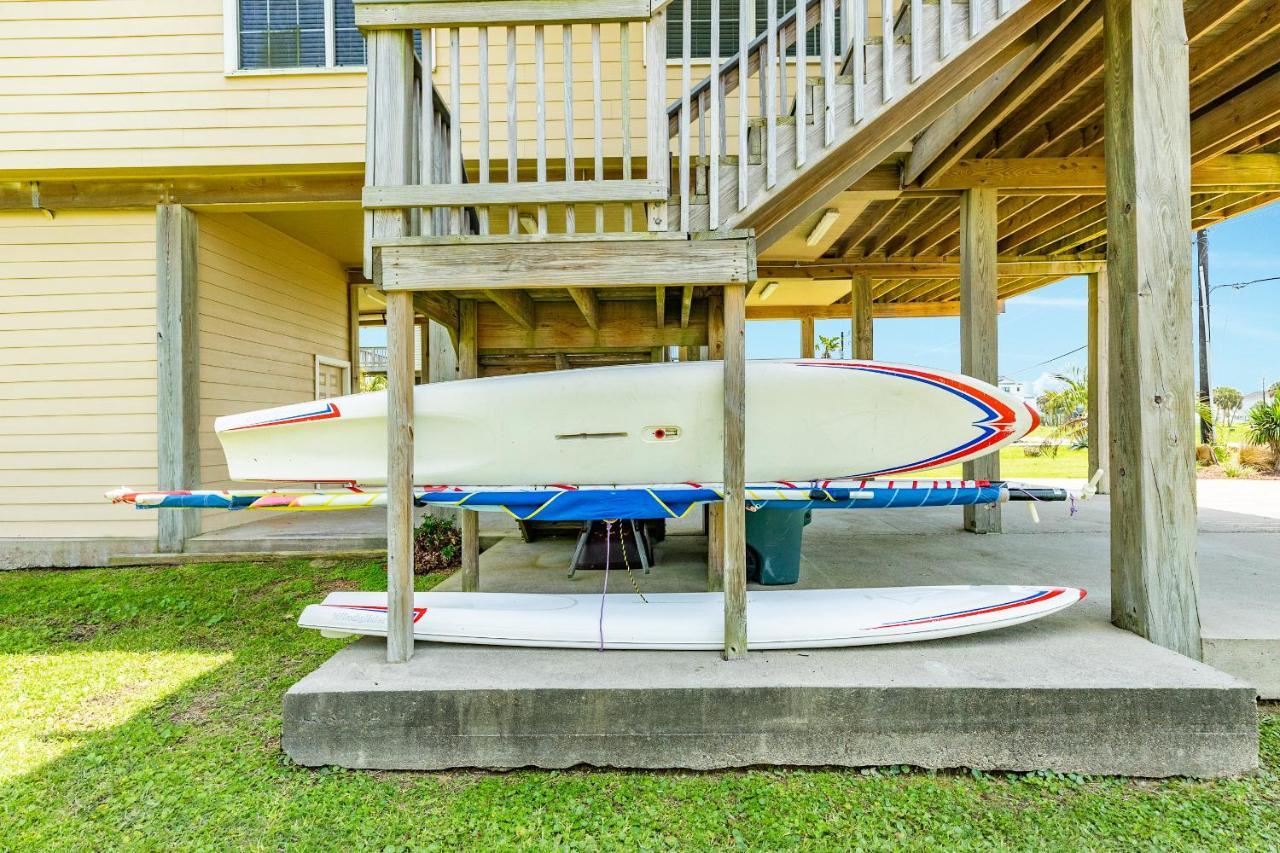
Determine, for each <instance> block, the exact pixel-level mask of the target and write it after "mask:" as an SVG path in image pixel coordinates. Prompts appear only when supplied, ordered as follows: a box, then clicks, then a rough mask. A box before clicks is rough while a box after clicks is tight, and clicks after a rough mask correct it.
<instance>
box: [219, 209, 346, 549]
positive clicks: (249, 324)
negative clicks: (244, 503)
mask: <svg viewBox="0 0 1280 853" xmlns="http://www.w3.org/2000/svg"><path fill="white" fill-rule="evenodd" d="M197 222H198V229H199V232H200V247H199V251H198V260H197V264H198V270H199V271H198V282H197V293H198V297H197V298H198V313H199V341H200V472H201V480H202V487H203V488H210V489H217V488H224V487H228V486H231V485H233V484H232V483H231V482H230V481H229V480H228V479H227V468H226V460H225V458H224V457H223V455H222V448H221V446H220V445H219V444H218V439H217V436H216V435H215V434H214V432H213V421H214V419H215V418H217V417H220V416H222V415H230V414H237V413H240V412H245V411H252V410H253V409H262V408H267V407H270V406H279V405H284V404H286V403H298V402H302V401H306V400H313V399H315V358H316V356H317V355H321V356H326V357H329V358H335V359H340V360H343V361H346V360H348V352H347V347H348V337H347V318H348V314H347V286H348V285H347V275H346V270H345V269H344V268H343V266H342V265H341V264H340V263H339V262H338V261H336V260H334V259H333V258H331V257H329V256H328V255H325V254H322V253H320V252H318V251H316V250H315V249H312V248H310V247H308V246H305V245H303V244H302V243H300V242H298V241H297V240H295V239H293V238H292V237H289V236H287V235H285V234H283V233H281V232H280V231H277V230H275V229H274V228H271V227H270V226H268V225H266V224H264V223H262V222H260V221H258V220H257V219H254V218H253V217H252V216H249V215H247V214H212V213H201V214H199V215H198V218H197ZM238 485H240V486H241V487H243V486H244V484H243V483H241V484H238ZM251 520H253V518H252V515H249V514H245V513H227V512H219V511H212V510H211V511H209V512H207V513H205V514H204V517H203V519H202V527H203V529H204V530H206V531H207V530H213V529H216V528H219V527H227V526H230V525H233V524H240V523H244V522H246V521H251Z"/></svg>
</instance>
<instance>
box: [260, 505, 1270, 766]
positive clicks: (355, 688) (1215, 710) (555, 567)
mask: <svg viewBox="0 0 1280 853" xmlns="http://www.w3.org/2000/svg"><path fill="white" fill-rule="evenodd" d="M1219 482H1220V481H1219ZM1267 485H1269V486H1270V485H1271V484H1267ZM1271 488H1273V489H1274V488H1276V487H1275V486H1271ZM1201 495H1202V500H1201V510H1200V531H1201V533H1200V537H1199V552H1198V553H1199V558H1200V567H1201V621H1202V625H1203V636H1204V639H1205V654H1206V660H1207V662H1208V663H1207V664H1205V663H1198V662H1195V661H1192V660H1189V659H1187V658H1184V657H1181V656H1179V655H1176V654H1173V653H1172V652H1169V651H1166V650H1164V649H1161V648H1158V647H1156V646H1153V645H1151V644H1150V643H1147V642H1145V641H1144V640H1142V639H1140V638H1138V637H1136V636H1134V635H1132V634H1129V633H1127V632H1124V631H1120V630H1118V629H1116V628H1113V627H1112V626H1111V625H1110V624H1109V616H1110V603H1109V601H1108V588H1109V543H1108V527H1109V517H1108V516H1109V513H1108V511H1107V510H1108V507H1107V502H1106V499H1105V498H1103V499H1095V500H1093V501H1090V502H1087V503H1085V504H1083V505H1081V506H1080V507H1078V512H1077V513H1076V514H1075V515H1074V516H1073V515H1071V514H1070V513H1069V511H1068V508H1066V507H1063V506H1061V505H1046V506H1044V507H1041V513H1040V515H1041V524H1039V525H1034V524H1032V522H1031V519H1030V516H1029V514H1028V513H1026V512H1025V510H1023V509H1022V508H1021V507H1016V506H1014V507H1010V508H1009V509H1008V510H1007V511H1006V513H1005V517H1006V529H1008V530H1010V531H1012V532H1011V533H1008V534H1006V535H1002V536H973V535H970V534H965V533H962V532H960V530H959V520H960V513H959V510H957V509H954V508H949V509H941V510H913V511H911V512H903V511H892V510H887V511H858V512H817V513H815V514H814V523H813V524H812V525H811V526H810V527H809V528H808V529H807V531H806V534H805V546H804V555H803V561H802V568H801V580H800V584H799V586H800V587H804V588H824V587H852V586H901V585H913V584H937V583H1027V584H1032V583H1052V584H1066V585H1073V586H1084V587H1086V588H1088V589H1089V590H1090V595H1089V597H1088V598H1087V599H1085V601H1083V602H1081V603H1080V604H1078V605H1076V606H1074V607H1072V608H1070V609H1068V610H1066V611H1064V612H1062V613H1060V614H1056V615H1055V616H1053V617H1050V618H1047V619H1045V620H1042V621H1039V622H1035V623H1031V624H1028V625H1023V626H1017V627H1015V628H1011V629H1008V630H1005V631H999V632H992V633H989V634H983V635H979V636H973V637H958V638H951V639H946V640H939V641H935V642H929V643H915V644H907V645H899V646H881V647H866V648H858V649H843V650H824V651H813V652H808V653H803V654H798V653H795V652H767V653H765V652H758V653H752V654H751V655H750V656H749V657H748V660H747V661H745V662H735V663H731V664H730V663H724V662H722V661H720V660H719V659H718V658H717V657H716V656H715V655H713V654H704V653H686V652H680V653H657V652H654V653H643V652H608V653H604V654H600V653H596V652H582V651H560V650H557V651H552V650H537V649H495V648H482V647H465V646H436V645H429V644H419V646H418V650H417V655H416V656H415V658H414V660H413V661H412V662H410V663H409V664H405V665H396V666H391V665H388V664H386V663H384V662H383V645H382V643H381V642H379V641H361V642H358V643H355V644H353V645H350V646H347V647H346V648H344V649H343V650H342V651H340V652H339V653H338V654H337V655H336V656H335V657H334V658H333V659H332V660H330V661H329V662H328V663H326V664H325V665H324V666H322V667H321V668H320V669H319V670H317V671H316V672H315V673H313V674H312V675H310V676H308V677H307V678H305V679H303V681H301V682H299V683H298V684H297V685H295V687H294V688H293V689H291V690H290V692H289V693H288V695H287V696H286V699H285V728H284V746H285V749H286V750H287V751H288V752H289V754H290V755H291V756H293V758H294V759H295V760H297V761H299V762H300V763H303V764H340V765H344V766H350V767H384V768H413V769H431V768H443V767H456V766H484V767H518V766H525V765H535V766H541V767H566V766H571V765H573V764H579V763H585V764H592V765H598V766H623V767H689V768H711V767H733V766H744V765H749V764H770V763H776V764H808V765H821V764H833V765H846V766H860V765H875V764H886V763H907V764H915V765H919V766H925V767H957V766H965V767H978V768H981V769H989V770H996V769H1022V770H1025V769H1037V768H1048V769H1054V770H1060V771H1077V772H1087V773H1120V774H1129V775H1140V776H1167V775H1180V774H1186V775H1197V776H1216V775H1226V774H1231V773H1238V772H1243V771H1246V770H1248V769H1250V768H1252V767H1254V766H1256V761H1257V758H1256V750H1257V728H1256V716H1255V714H1256V711H1255V706H1254V696H1255V687H1256V688H1258V689H1260V690H1261V692H1262V695H1263V696H1264V697H1280V560H1277V556H1280V536H1277V535H1276V534H1277V532H1280V502H1275V501H1273V499H1272V498H1273V494H1272V493H1271V492H1265V491H1263V492H1259V491H1257V490H1256V489H1255V486H1254V484H1247V485H1245V487H1244V488H1239V487H1238V484H1236V483H1234V482H1230V483H1229V484H1228V485H1225V486H1219V485H1218V483H1217V482H1215V483H1214V485H1213V486H1211V487H1210V488H1209V489H1203V488H1202V492H1201ZM921 534H927V535H921ZM705 549H706V542H705V539H704V538H703V537H701V536H698V535H693V534H692V533H691V532H690V527H689V526H688V525H686V526H684V527H683V528H681V527H676V528H673V530H672V535H670V536H669V537H668V538H667V540H666V542H664V543H663V544H661V545H660V546H659V547H658V563H657V565H656V566H655V568H654V570H653V573H652V574H651V575H648V576H644V575H640V574H637V575H636V580H637V581H638V582H639V584H640V585H641V587H642V588H643V589H644V590H646V591H655V592H657V591H682V590H689V591H692V590H701V589H705V563H704V555H705ZM571 551H572V542H571V541H570V540H547V541H541V542H538V543H535V544H533V545H525V544H522V543H520V542H519V541H518V540H516V539H512V538H508V539H504V540H502V541H501V542H499V543H498V544H497V545H495V546H494V547H493V548H491V549H490V550H488V551H486V552H485V554H484V555H483V556H482V558H481V570H480V588H481V590H486V591H506V590H522V591H529V592H558V591H574V592H595V591H599V590H600V589H601V588H602V586H603V582H604V577H603V574H602V573H600V572H580V573H579V574H578V575H577V576H576V577H575V578H573V579H569V578H567V577H566V576H565V570H566V568H567V566H568V563H569V559H570V555H571ZM456 585H457V581H456V579H450V580H448V581H446V582H445V583H444V584H442V585H441V587H440V588H441V589H449V588H454V587H456ZM630 589H631V587H630V582H629V580H628V579H627V578H626V577H625V576H624V573H622V572H612V573H611V574H610V576H609V591H610V592H617V593H627V592H629V591H630ZM1215 667H1218V668H1220V669H1221V670H1225V672H1224V671H1219V669H1215ZM1227 673H1233V674H1234V675H1236V676H1239V678H1236V677H1233V675H1231V674H1227Z"/></svg>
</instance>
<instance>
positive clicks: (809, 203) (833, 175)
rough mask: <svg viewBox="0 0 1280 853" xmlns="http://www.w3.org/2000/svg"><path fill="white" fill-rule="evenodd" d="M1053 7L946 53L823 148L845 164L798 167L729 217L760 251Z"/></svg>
mask: <svg viewBox="0 0 1280 853" xmlns="http://www.w3.org/2000/svg"><path fill="white" fill-rule="evenodd" d="M1057 5H1058V0H1027V2H1025V3H1023V4H1022V5H1020V6H1019V7H1018V8H1016V9H1015V10H1013V11H1012V12H1010V13H1009V14H1007V15H1005V16H1004V18H1002V19H1001V20H1000V21H999V22H998V23H996V24H995V25H994V26H992V27H991V29H989V30H987V31H986V32H985V33H984V34H982V35H981V36H979V37H978V38H977V39H976V40H974V41H973V42H971V43H970V45H969V47H967V48H966V49H965V50H964V51H963V52H961V53H959V54H957V55H956V56H955V57H954V58H953V59H951V60H950V62H949V64H948V65H947V73H945V74H933V75H931V76H929V77H927V78H925V79H924V80H923V81H921V82H920V83H919V84H918V85H917V86H915V87H914V88H912V89H909V90H908V91H907V92H906V93H904V94H903V95H902V96H901V97H899V98H898V99H897V100H895V101H894V102H893V103H891V104H890V105H889V106H888V107H886V108H885V109H883V110H881V111H880V112H879V113H878V114H877V115H875V116H874V117H871V118H869V119H867V120H866V121H865V122H863V124H862V125H859V126H858V128H859V129H858V130H857V131H856V132H854V133H851V134H848V135H846V136H845V138H844V140H843V141H841V142H838V143H836V144H835V145H833V146H832V147H831V148H830V149H828V153H827V156H828V157H834V158H835V159H836V160H837V161H838V162H840V163H842V164H845V165H844V166H843V167H842V168H839V169H828V170H823V169H809V170H807V171H803V172H800V173H799V174H797V175H795V176H794V177H793V178H792V179H791V180H790V181H788V182H787V183H786V184H783V185H781V186H780V189H779V191H778V192H774V193H770V194H765V195H764V196H762V197H760V198H759V199H758V200H757V201H756V202H755V203H754V204H752V205H750V206H749V207H748V208H747V209H746V210H745V211H742V212H740V213H739V214H738V215H737V217H735V218H733V219H731V220H730V221H731V223H733V224H734V225H735V227H748V228H755V230H756V236H757V239H758V240H759V244H760V247H761V250H762V251H763V250H765V249H768V247H769V246H771V245H772V244H773V243H774V242H776V241H777V240H778V239H779V238H780V237H781V236H782V235H784V234H786V233H787V232H788V231H790V230H791V229H792V228H794V227H795V225H796V224H797V223H798V222H800V221H803V220H804V218H805V217H806V216H808V215H810V214H811V213H812V212H813V211H815V210H817V209H818V208H820V207H823V206H825V205H826V204H827V203H828V202H829V201H830V200H831V199H832V198H833V197H834V196H835V195H837V194H838V193H839V192H841V191H843V190H844V189H846V188H847V187H848V186H849V185H850V184H852V183H853V182H854V181H855V180H857V179H858V178H859V177H861V176H862V175H864V174H865V173H866V172H867V171H868V170H869V169H870V168H871V167H872V166H873V165H877V164H879V163H881V162H883V161H884V160H885V158H886V157H888V156H889V155H890V154H891V153H893V151H894V150H896V149H897V148H898V147H899V146H901V145H903V144H905V143H906V142H907V141H908V140H910V139H911V138H912V137H914V136H915V135H916V134H918V133H919V132H920V131H921V130H923V129H924V128H925V127H927V126H928V125H929V124H930V123H932V122H933V121H934V120H935V119H937V118H938V116H940V115H942V113H943V112H945V111H946V110H947V109H949V108H950V107H951V105H952V104H954V103H955V102H956V101H957V100H959V99H960V98H961V97H963V95H964V93H965V92H967V91H969V90H970V89H971V88H973V86H975V85H976V84H977V82H978V81H981V80H983V79H985V78H987V77H989V76H990V75H991V74H993V73H994V72H995V70H996V69H998V68H1000V67H1001V66H1003V65H1004V64H1005V63H1007V62H1008V61H1009V59H1010V58H1011V57H1012V56H1014V55H1015V54H1017V53H1018V52H1019V51H1020V50H1021V49H1022V48H1023V47H1025V46H1026V42H1027V40H1028V36H1027V33H1028V31H1030V30H1031V29H1032V28H1034V27H1035V25H1036V24H1037V23H1038V22H1039V21H1040V19H1042V18H1043V17H1044V16H1045V15H1047V14H1048V13H1049V12H1051V11H1052V10H1053V9H1054V8H1055V7H1056V6H1057Z"/></svg>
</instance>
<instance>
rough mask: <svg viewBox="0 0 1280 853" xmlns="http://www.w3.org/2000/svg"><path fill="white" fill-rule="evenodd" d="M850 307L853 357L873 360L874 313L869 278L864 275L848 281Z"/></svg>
mask: <svg viewBox="0 0 1280 853" xmlns="http://www.w3.org/2000/svg"><path fill="white" fill-rule="evenodd" d="M849 304H850V306H851V309H852V312H851V318H850V321H849V322H850V331H851V332H852V334H853V337H852V340H853V357H854V358H863V359H872V358H875V325H874V318H875V312H874V310H873V306H872V302H871V278H870V277H869V276H867V275H865V274H859V275H855V276H853V277H852V278H851V279H850V280H849Z"/></svg>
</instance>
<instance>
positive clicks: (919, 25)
mask: <svg viewBox="0 0 1280 853" xmlns="http://www.w3.org/2000/svg"><path fill="white" fill-rule="evenodd" d="M923 33H924V3H923V2H921V0H911V82H912V83H914V82H916V81H917V80H919V79H920V75H921V74H922V73H924V69H923V64H924V62H923V59H924V58H923V57H922V56H921V54H920V49H921V48H922V47H923V46H924V34H923Z"/></svg>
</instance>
